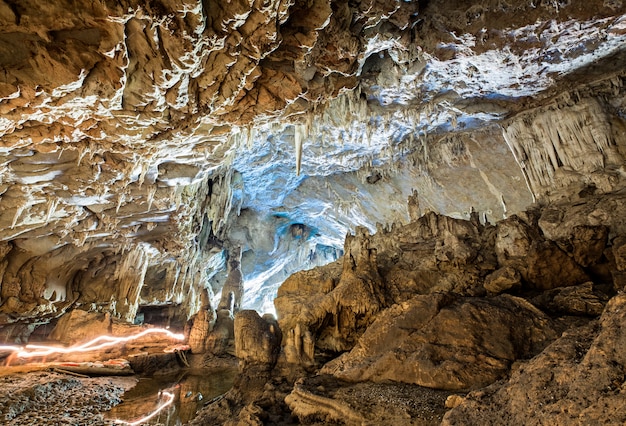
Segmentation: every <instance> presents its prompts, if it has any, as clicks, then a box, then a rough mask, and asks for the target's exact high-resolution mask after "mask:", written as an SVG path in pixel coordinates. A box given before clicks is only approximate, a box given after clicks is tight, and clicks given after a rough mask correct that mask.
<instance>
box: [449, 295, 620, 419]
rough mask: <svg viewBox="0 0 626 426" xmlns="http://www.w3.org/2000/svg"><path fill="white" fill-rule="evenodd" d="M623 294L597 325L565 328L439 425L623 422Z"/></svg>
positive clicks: (450, 412) (595, 323) (471, 395)
mask: <svg viewBox="0 0 626 426" xmlns="http://www.w3.org/2000/svg"><path fill="white" fill-rule="evenodd" d="M624 365H626V294H618V295H617V296H615V297H613V298H612V299H611V300H610V301H609V303H608V304H607V306H606V309H605V310H604V312H603V314H602V316H601V317H600V319H599V321H592V322H590V323H588V324H587V325H584V326H582V327H578V328H575V329H572V330H569V331H567V332H565V333H563V335H562V336H561V337H560V338H559V339H558V340H556V341H555V342H553V343H552V344H551V345H550V346H548V347H547V348H546V349H545V350H544V351H543V352H542V353H541V354H539V355H538V356H536V357H535V358H533V359H531V360H529V361H527V362H524V363H522V364H520V365H519V366H518V368H516V369H514V370H513V371H512V373H511V377H510V379H509V380H507V381H505V382H500V383H494V384H493V385H491V386H489V387H487V388H486V389H481V390H478V391H474V392H471V393H469V394H468V395H467V397H466V398H465V399H464V400H463V401H462V403H461V404H460V405H459V406H457V407H456V408H454V409H452V410H451V411H449V412H448V413H447V414H446V416H445V417H444V421H443V423H442V424H443V425H445V426H450V425H467V426H472V425H476V426H478V425H480V426H483V425H502V424H508V425H514V424H520V425H521V424H523V425H529V426H532V425H548V424H549V425H574V424H576V425H598V424H611V425H621V424H625V423H626V404H624V400H625V398H626V387H625V386H624Z"/></svg>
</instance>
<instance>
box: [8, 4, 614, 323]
mask: <svg viewBox="0 0 626 426" xmlns="http://www.w3.org/2000/svg"><path fill="white" fill-rule="evenodd" d="M625 13H626V8H625V7H624V6H623V5H622V1H620V0H604V1H600V0H589V1H585V2H582V1H576V0H541V1H540V0H530V1H521V2H515V1H510V0H484V1H480V2H468V1H462V0H455V1H444V0H430V1H425V0H424V1H400V0H396V1H379V0H369V1H368V0H364V1H357V0H355V1H349V2H341V1H333V0H231V1H228V2H226V1H215V0H204V1H199V0H198V1H196V0H161V1H147V2H136V1H91V0H90V1H87V0H71V1H70V0H55V1H50V2H41V1H35V0H20V1H15V0H0V22H1V23H2V24H1V26H0V71H1V72H0V162H1V163H2V167H1V169H0V197H1V199H0V261H1V263H0V277H1V279H2V287H1V290H0V316H1V317H0V320H1V321H2V322H3V323H10V322H11V321H14V320H15V319H16V318H19V317H29V316H30V317H41V316H48V317H54V316H58V315H60V314H61V313H63V312H64V311H66V310H68V309H71V308H72V307H75V306H83V307H84V306H86V307H88V308H90V309H95V310H105V311H110V312H113V313H114V314H116V315H117V316H120V317H122V318H124V319H128V320H132V319H133V318H134V317H135V314H136V313H137V310H138V309H139V307H140V306H142V305H150V304H174V305H180V306H182V307H183V309H182V310H181V311H182V312H184V315H189V314H192V313H194V312H195V311H196V310H197V309H198V307H199V303H200V302H199V299H200V297H199V293H201V292H202V291H203V289H205V288H207V289H208V290H209V292H210V293H211V295H213V297H214V298H216V299H217V297H218V296H219V292H220V289H221V285H222V284H223V281H224V279H225V272H224V271H225V269H226V263H227V257H228V253H229V252H230V251H232V250H233V249H234V248H239V247H240V248H241V249H242V262H241V267H242V270H243V274H244V280H245V285H246V292H247V294H248V296H247V297H246V298H245V300H246V303H247V306H249V307H254V308H257V309H260V310H271V309H272V300H273V296H274V293H275V289H276V286H277V285H278V284H279V283H280V282H282V281H283V280H284V279H285V278H286V277H287V276H288V275H289V274H290V273H292V272H295V271H296V270H299V269H302V268H306V267H312V266H315V265H318V264H322V263H327V262H329V261H332V260H335V259H336V258H337V257H338V256H340V255H341V249H342V245H343V238H344V236H345V234H346V233H347V232H350V231H352V230H354V227H355V226H358V225H362V226H366V227H368V228H370V229H371V230H375V229H376V227H377V226H381V225H377V223H380V224H383V225H382V226H384V225H386V224H390V223H393V222H396V223H403V222H407V221H408V220H409V212H408V210H407V197H409V196H414V197H417V199H418V201H419V208H420V209H421V211H426V210H432V211H436V212H440V213H445V214H450V215H452V216H456V217H468V216H469V214H470V212H472V211H478V212H479V213H480V215H481V218H482V219H483V220H489V221H495V220H498V219H501V218H503V217H506V216H507V215H510V214H511V213H515V212H518V211H520V210H522V209H524V208H526V207H527V206H529V205H530V204H532V203H533V202H543V201H548V200H553V199H557V198H559V197H563V196H565V195H564V194H568V193H571V192H572V191H575V190H580V189H581V188H582V187H588V186H589V185H592V186H594V187H596V188H600V190H602V191H610V190H614V189H616V188H619V187H620V186H621V185H622V179H623V176H624V175H626V173H624V169H623V163H624V162H623V154H624V153H626V150H625V149H624V147H623V145H624V144H625V143H626V142H625V138H624V129H626V126H625V125H624V119H625V118H626V109H625V108H626V106H625V104H624V100H623V99H624V96H623V94H624V87H623V86H624V78H625V74H624V69H625V67H624V65H626V61H625V59H624V58H625V57H626V56H624V55H626V15H625ZM546 139H550V140H552V141H553V142H552V143H549V144H546V143H545V140H546Z"/></svg>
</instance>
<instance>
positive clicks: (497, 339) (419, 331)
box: [321, 294, 557, 390]
mask: <svg viewBox="0 0 626 426" xmlns="http://www.w3.org/2000/svg"><path fill="white" fill-rule="evenodd" d="M550 322H551V321H550V319H549V318H548V317H547V316H546V315H545V314H543V313H542V312H541V311H539V310H538V309H536V308H535V307H533V306H532V305H531V304H530V303H528V302H527V301H525V300H523V299H519V298H515V297H512V296H508V295H502V296H498V297H495V298H488V299H479V298H456V297H454V296H450V295H444V294H433V295H424V296H417V297H415V298H414V299H411V300H409V301H407V302H404V303H402V304H398V305H394V306H392V307H391V308H389V309H387V310H386V311H385V312H384V313H382V314H381V315H379V316H378V317H377V318H376V321H374V323H373V324H372V325H371V326H370V327H368V329H367V331H366V332H365V333H364V334H363V336H362V337H361V338H360V339H359V342H358V343H357V345H356V346H355V347H354V348H353V349H352V350H351V351H350V352H348V353H346V354H343V355H341V356H339V357H338V358H336V359H334V360H333V361H331V362H329V363H327V364H326V365H324V367H323V368H322V370H321V371H322V372H323V373H327V374H332V375H334V376H336V377H338V378H342V379H346V380H350V381H374V382H379V381H380V382H384V381H388V380H392V381H394V382H403V383H411V384H416V385H420V386H424V387H429V388H436V389H444V390H463V389H469V388H478V387H482V386H485V385H487V384H490V383H492V382H494V381H495V380H497V379H498V378H500V377H501V376H502V375H503V374H505V373H506V372H507V371H508V369H509V367H510V365H511V363H512V362H513V361H514V360H516V359H519V358H527V357H529V356H532V355H534V354H537V353H539V352H540V351H541V350H542V349H543V347H544V346H546V345H547V343H549V342H551V341H552V340H554V339H555V338H556V336H557V334H556V332H555V330H554V328H553V327H552V326H551V324H550Z"/></svg>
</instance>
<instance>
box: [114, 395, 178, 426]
mask: <svg viewBox="0 0 626 426" xmlns="http://www.w3.org/2000/svg"><path fill="white" fill-rule="evenodd" d="M163 395H164V396H165V398H166V399H165V401H164V402H162V403H160V404H159V406H157V408H156V409H155V410H154V411H152V412H151V413H150V414H148V415H146V416H143V417H141V418H138V419H136V420H132V421H127V420H120V419H115V420H113V423H115V424H116V425H127V426H137V425H140V424H143V423H145V422H147V421H148V420H150V419H151V418H153V417H154V416H156V415H157V414H159V413H160V412H161V411H163V409H164V408H166V407H168V406H170V405H172V403H173V402H174V398H175V397H174V394H173V393H172V392H169V391H163V392H160V393H159V399H160V397H161V396H163Z"/></svg>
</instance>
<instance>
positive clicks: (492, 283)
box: [484, 266, 522, 294]
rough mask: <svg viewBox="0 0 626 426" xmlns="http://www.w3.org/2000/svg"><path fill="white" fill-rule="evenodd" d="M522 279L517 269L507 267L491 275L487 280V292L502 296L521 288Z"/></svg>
mask: <svg viewBox="0 0 626 426" xmlns="http://www.w3.org/2000/svg"><path fill="white" fill-rule="evenodd" d="M521 284H522V277H521V275H520V273H519V272H517V270H516V269H515V268H512V267H510V266H505V267H504V268H500V269H498V270H497V271H495V272H493V273H492V274H489V275H488V276H487V277H486V278H485V284H484V287H485V290H487V291H488V292H490V293H494V294H500V293H502V292H505V291H507V290H511V289H514V288H517V287H519V286H521Z"/></svg>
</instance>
